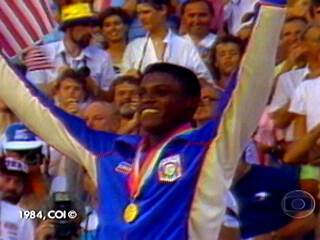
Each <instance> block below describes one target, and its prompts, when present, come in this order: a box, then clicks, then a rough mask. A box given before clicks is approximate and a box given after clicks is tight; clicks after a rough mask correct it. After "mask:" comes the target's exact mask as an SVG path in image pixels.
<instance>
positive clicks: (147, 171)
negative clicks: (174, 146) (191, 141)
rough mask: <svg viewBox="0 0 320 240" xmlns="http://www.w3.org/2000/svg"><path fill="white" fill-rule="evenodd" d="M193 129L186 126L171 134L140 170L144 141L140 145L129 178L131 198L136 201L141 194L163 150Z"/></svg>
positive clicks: (147, 157)
mask: <svg viewBox="0 0 320 240" xmlns="http://www.w3.org/2000/svg"><path fill="white" fill-rule="evenodd" d="M192 130H193V129H192V128H191V126H190V124H185V125H183V126H181V127H180V128H178V129H177V130H176V131H174V132H173V133H172V134H170V135H169V136H168V137H167V138H165V139H164V140H163V141H162V142H160V143H159V144H157V145H156V146H155V147H154V148H152V149H151V150H150V151H149V152H148V154H147V155H146V159H145V161H144V163H143V164H142V166H141V168H140V161H141V156H142V151H143V147H144V143H145V142H144V141H142V143H141V144H139V147H138V150H137V153H136V156H135V158H134V161H133V171H132V173H131V175H130V177H129V184H128V187H129V191H130V196H131V198H133V199H135V198H137V196H138V195H139V194H140V192H141V189H142V187H143V185H144V184H145V183H146V181H147V179H148V178H149V176H150V175H151V173H152V170H153V169H154V167H155V165H156V164H157V162H158V159H159V157H160V155H161V154H162V151H163V149H164V148H165V147H166V146H167V145H168V143H169V142H170V141H171V140H172V139H173V138H175V137H177V136H178V135H182V134H185V133H187V132H191V131H192Z"/></svg>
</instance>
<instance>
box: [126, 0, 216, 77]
mask: <svg viewBox="0 0 320 240" xmlns="http://www.w3.org/2000/svg"><path fill="white" fill-rule="evenodd" d="M137 13H138V18H139V20H140V21H141V23H142V25H143V27H144V28H145V29H146V30H147V31H148V34H147V36H145V37H142V38H138V39H135V40H133V41H132V42H131V43H129V44H128V46H127V48H126V50H125V53H124V56H123V72H124V73H131V74H134V75H136V74H137V73H140V72H142V71H143V70H144V69H145V68H146V67H147V66H148V65H150V64H152V63H156V62H169V63H174V64H177V65H181V66H183V67H187V68H189V69H191V70H192V71H193V72H195V73H196V75H197V76H198V77H199V78H202V79H206V80H207V81H212V76H211V74H210V72H209V70H208V69H207V67H206V66H205V64H204V63H203V61H202V60H201V58H200V55H199V53H198V52H197V49H196V48H195V46H194V45H193V44H192V43H190V42H189V41H187V40H185V39H184V38H182V37H180V36H178V35H176V34H175V33H173V32H172V31H171V30H170V29H169V28H168V26H167V23H166V19H167V15H168V3H167V2H166V0H161V1H155V0H147V1H138V5H137Z"/></svg>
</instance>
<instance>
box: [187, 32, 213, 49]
mask: <svg viewBox="0 0 320 240" xmlns="http://www.w3.org/2000/svg"><path fill="white" fill-rule="evenodd" d="M183 37H184V38H185V39H187V40H189V41H191V42H193V40H192V38H191V36H190V35H189V34H185V35H184V36H183ZM216 39H217V36H216V35H215V34H213V33H211V32H210V33H208V35H207V36H205V37H204V38H202V39H201V40H200V41H199V42H198V43H197V44H195V43H194V42H193V43H194V44H195V45H197V46H200V47H204V48H211V47H212V45H213V44H214V42H215V41H216Z"/></svg>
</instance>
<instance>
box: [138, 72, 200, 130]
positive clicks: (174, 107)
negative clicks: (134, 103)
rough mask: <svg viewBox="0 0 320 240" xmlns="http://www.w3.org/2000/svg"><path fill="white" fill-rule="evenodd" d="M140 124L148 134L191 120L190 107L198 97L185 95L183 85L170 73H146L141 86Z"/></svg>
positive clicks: (170, 128)
mask: <svg viewBox="0 0 320 240" xmlns="http://www.w3.org/2000/svg"><path fill="white" fill-rule="evenodd" d="M140 98H141V106H140V114H141V126H142V128H143V130H145V131H146V132H149V133H154V134H159V133H165V132H167V131H170V130H172V129H174V128H175V127H177V126H179V125H180V124H181V123H184V122H189V120H190V119H189V118H190V116H189V115H190V107H191V106H194V104H197V103H198V102H196V103H195V100H194V99H193V98H191V97H188V96H186V94H185V93H184V91H183V87H182V85H181V84H180V83H179V82H178V81H177V80H176V79H174V78H173V77H172V76H171V75H169V74H166V73H160V72H154V73H149V74H146V75H145V76H144V77H143V79H142V82H141V87H140Z"/></svg>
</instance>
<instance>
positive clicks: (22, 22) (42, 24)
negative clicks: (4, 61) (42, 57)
mask: <svg viewBox="0 0 320 240" xmlns="http://www.w3.org/2000/svg"><path fill="white" fill-rule="evenodd" d="M53 28H54V21H53V18H52V14H51V12H50V2H49V0H1V1H0V30H1V31H0V47H1V50H2V51H3V52H4V53H5V54H6V55H7V56H9V57H13V56H15V55H16V54H17V53H20V52H21V51H22V50H24V49H26V48H28V47H30V46H32V45H33V44H34V43H35V42H37V41H39V40H40V39H41V38H42V37H43V36H44V35H45V34H47V33H49V32H51V31H52V30H53Z"/></svg>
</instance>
